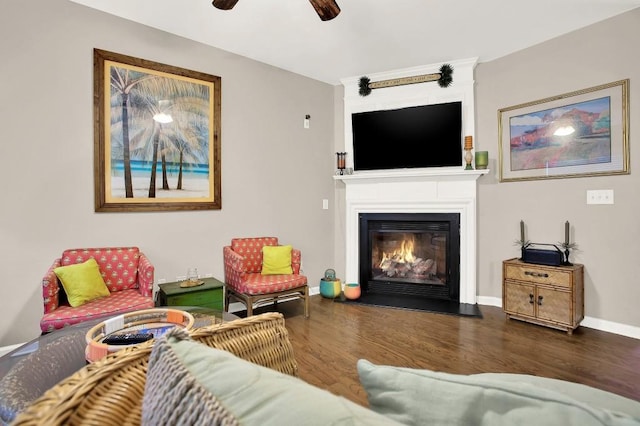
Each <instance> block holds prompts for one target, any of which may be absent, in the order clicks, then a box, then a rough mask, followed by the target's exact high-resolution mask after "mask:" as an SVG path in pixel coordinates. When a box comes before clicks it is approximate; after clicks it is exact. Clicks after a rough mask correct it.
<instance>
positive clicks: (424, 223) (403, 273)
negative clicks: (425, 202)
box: [359, 213, 460, 310]
mask: <svg viewBox="0 0 640 426" xmlns="http://www.w3.org/2000/svg"><path fill="white" fill-rule="evenodd" d="M359 259H360V260H359V282H360V286H361V289H362V297H361V299H362V300H361V302H362V303H366V301H367V300H369V301H372V302H371V304H381V305H386V306H397V307H405V308H415V309H423V308H422V306H423V305H424V306H427V308H424V309H426V310H430V309H429V308H428V307H429V306H433V304H434V303H435V304H440V305H443V306H447V307H450V306H454V307H457V306H458V305H459V301H460V214H459V213H360V214H359ZM454 310H455V309H454Z"/></svg>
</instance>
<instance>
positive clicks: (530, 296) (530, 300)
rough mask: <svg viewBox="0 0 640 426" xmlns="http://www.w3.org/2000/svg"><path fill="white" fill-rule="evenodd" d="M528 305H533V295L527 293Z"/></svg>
mask: <svg viewBox="0 0 640 426" xmlns="http://www.w3.org/2000/svg"><path fill="white" fill-rule="evenodd" d="M529 303H531V304H532V305H533V293H529Z"/></svg>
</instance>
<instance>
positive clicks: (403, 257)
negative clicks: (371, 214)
mask: <svg viewBox="0 0 640 426" xmlns="http://www.w3.org/2000/svg"><path fill="white" fill-rule="evenodd" d="M447 234H448V232H445V231H438V230H433V231H431V230H429V231H421V232H384V231H372V235H371V245H372V247H371V266H370V268H371V271H372V275H373V279H374V280H389V281H396V282H398V281H401V282H406V283H414V284H425V283H428V284H439V285H444V284H445V283H446V279H447Z"/></svg>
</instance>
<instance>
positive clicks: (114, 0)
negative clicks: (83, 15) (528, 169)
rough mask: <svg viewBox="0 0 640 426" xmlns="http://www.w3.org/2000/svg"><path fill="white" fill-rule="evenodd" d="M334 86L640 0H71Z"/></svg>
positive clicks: (555, 32)
mask: <svg viewBox="0 0 640 426" xmlns="http://www.w3.org/2000/svg"><path fill="white" fill-rule="evenodd" d="M71 1H74V2H75V3H80V4H83V5H86V6H89V7H92V8H95V9H99V10H102V11H105V12H108V13H111V14H113V15H117V16H120V17H123V18H126V19H129V20H132V21H136V22H139V23H141V24H145V25H148V26H151V27H154V28H158V29H161V30H164V31H167V32H170V33H173V34H177V35H180V36H182V37H186V38H189V39H192V40H196V41H199V42H202V43H205V44H208V45H211V46H215V47H218V48H220V49H223V50H226V51H230V52H233V53H237V54H239V55H242V56H246V57H249V58H251V59H255V60H257V61H261V62H265V63H267V64H270V65H273V66H276V67H279V68H283V69H285V70H289V71H292V72H295V73H298V74H302V75H305V76H307V77H311V78H313V79H316V80H320V81H324V82H327V83H330V84H339V83H340V79H341V78H345V77H358V76H362V75H367V74H371V73H376V72H383V71H391V70H395V69H401V68H408V67H414V66H420V65H430V64H439V63H445V62H447V61H452V60H458V59H467V58H475V57H477V58H478V59H479V61H480V62H486V61H489V60H492V59H496V58H499V57H501V56H504V55H507V54H509V53H512V52H515V51H518V50H521V49H524V48H526V47H529V46H532V45H534V44H537V43H540V42H543V41H545V40H549V39H551V38H554V37H556V36H559V35H561V34H565V33H568V32H570V31H573V30H576V29H578V28H582V27H585V26H587V25H590V24H592V23H595V22H598V21H601V20H604V19H606V18H609V17H611V16H614V15H618V14H620V13H623V12H626V11H628V10H631V9H634V8H636V7H640V0H449V1H447V0H392V1H390V0H337V3H338V4H339V6H340V8H341V9H342V12H341V13H340V15H338V17H337V18H335V19H333V20H331V21H326V22H322V21H321V20H320V18H319V17H318V15H316V13H315V11H314V9H313V7H312V5H311V3H309V2H308V1H306V0H239V1H238V4H237V5H236V6H235V7H234V8H233V9H232V10H229V11H224V10H218V9H216V8H214V7H213V6H212V5H211V0H71Z"/></svg>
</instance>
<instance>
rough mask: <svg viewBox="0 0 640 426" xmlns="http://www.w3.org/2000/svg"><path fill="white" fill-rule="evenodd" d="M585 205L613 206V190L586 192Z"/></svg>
mask: <svg viewBox="0 0 640 426" xmlns="http://www.w3.org/2000/svg"><path fill="white" fill-rule="evenodd" d="M587 204H613V189H591V190H588V191H587Z"/></svg>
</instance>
